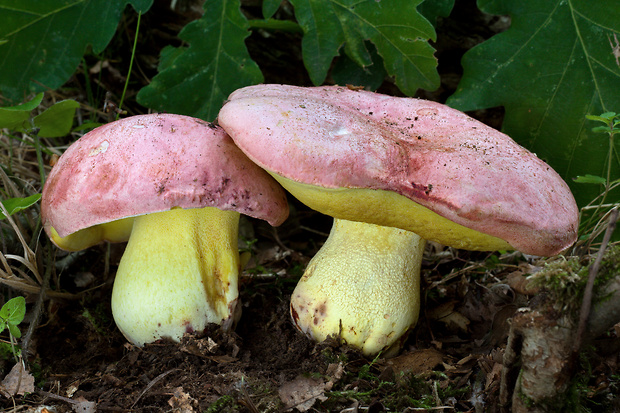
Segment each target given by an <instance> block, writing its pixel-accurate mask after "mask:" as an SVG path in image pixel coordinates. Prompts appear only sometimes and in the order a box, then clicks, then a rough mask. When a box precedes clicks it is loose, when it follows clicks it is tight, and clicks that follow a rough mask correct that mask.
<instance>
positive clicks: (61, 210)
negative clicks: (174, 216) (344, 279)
mask: <svg viewBox="0 0 620 413" xmlns="http://www.w3.org/2000/svg"><path fill="white" fill-rule="evenodd" d="M175 207H180V208H202V207H215V208H218V209H221V210H230V211H237V212H240V213H242V214H245V215H249V216H251V217H254V218H260V219H263V220H266V221H268V222H269V223H270V224H272V225H279V224H281V223H282V222H284V220H285V219H286V218H287V216H288V205H287V201H286V195H285V193H284V191H283V190H282V188H281V187H280V186H279V185H278V183H277V182H276V181H274V180H273V178H271V177H270V176H269V175H268V174H267V173H265V171H264V170H262V169H261V168H259V167H258V166H257V165H255V164H254V163H252V162H251V161H250V160H249V159H248V158H247V157H246V156H245V155H244V154H243V152H241V151H240V150H239V148H237V146H235V144H234V143H233V141H232V140H231V139H230V137H229V136H228V135H227V134H226V132H224V130H223V129H221V128H220V127H218V126H216V125H214V124H212V123H208V122H205V121H202V120H200V119H195V118H192V117H188V116H181V115H173V114H151V115H139V116H132V117H128V118H125V119H121V120H118V121H116V122H111V123H108V124H106V125H103V126H100V127H98V128H96V129H94V130H92V131H91V132H89V133H87V134H85V135H84V136H82V137H81V138H80V139H79V140H77V141H76V142H75V143H74V144H72V145H71V146H70V147H69V148H68V149H67V150H66V151H65V153H64V154H63V155H62V156H61V157H60V159H59V160H58V162H57V164H56V165H55V166H54V167H53V169H52V171H51V173H50V175H49V177H48V179H47V181H46V183H45V187H44V188H43V196H42V204H41V212H42V219H43V225H44V228H45V230H46V232H48V234H49V233H50V229H51V227H53V228H54V229H55V230H56V231H57V233H58V235H60V236H61V237H65V236H67V235H69V234H72V233H74V232H76V231H79V230H82V229H85V228H89V227H92V226H95V225H98V224H103V223H108V222H111V221H115V220H119V219H122V218H127V217H133V216H138V215H144V214H149V213H153V212H161V211H166V210H170V209H172V208H175Z"/></svg>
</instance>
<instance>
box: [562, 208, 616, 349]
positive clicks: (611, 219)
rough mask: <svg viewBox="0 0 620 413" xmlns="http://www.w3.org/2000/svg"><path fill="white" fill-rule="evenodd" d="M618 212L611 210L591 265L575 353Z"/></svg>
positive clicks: (583, 329)
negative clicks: (599, 245) (607, 223)
mask: <svg viewBox="0 0 620 413" xmlns="http://www.w3.org/2000/svg"><path fill="white" fill-rule="evenodd" d="M618 212H619V208H618V207H616V208H614V209H613V210H612V211H611V213H610V215H609V225H608V226H607V230H606V231H605V235H604V236H603V241H602V243H601V248H600V249H599V250H598V254H597V255H596V259H595V260H594V262H593V263H592V265H591V266H590V270H589V272H588V283H587V284H586V289H585V291H584V293H583V301H582V302H581V311H580V312H579V327H578V328H577V336H576V337H575V343H574V345H573V354H576V353H578V352H579V350H580V349H581V344H582V343H583V340H584V336H585V333H586V327H587V323H588V318H589V317H590V309H591V307H592V290H593V289H594V280H595V279H596V275H597V274H598V270H599V268H600V266H601V262H602V261H603V254H604V253H605V249H606V248H607V244H609V240H610V239H611V234H612V233H613V232H614V229H615V228H616V221H617V220H618Z"/></svg>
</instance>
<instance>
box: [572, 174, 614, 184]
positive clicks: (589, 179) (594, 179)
mask: <svg viewBox="0 0 620 413" xmlns="http://www.w3.org/2000/svg"><path fill="white" fill-rule="evenodd" d="M574 181H575V182H577V183H580V184H602V185H605V183H606V182H607V180H606V179H605V178H603V177H600V176H594V175H588V174H586V175H584V176H578V177H576V178H575V179H574Z"/></svg>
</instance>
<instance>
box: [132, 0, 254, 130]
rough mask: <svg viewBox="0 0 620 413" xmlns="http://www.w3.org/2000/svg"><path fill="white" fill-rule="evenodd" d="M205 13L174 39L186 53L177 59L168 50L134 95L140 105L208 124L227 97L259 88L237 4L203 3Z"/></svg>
mask: <svg viewBox="0 0 620 413" xmlns="http://www.w3.org/2000/svg"><path fill="white" fill-rule="evenodd" d="M204 9H205V13H204V15H203V16H202V17H201V18H200V19H198V20H195V21H193V22H191V23H189V24H188V25H187V26H185V27H184V28H183V30H181V33H179V37H180V38H181V39H182V40H183V41H185V42H187V43H188V44H189V47H188V48H184V49H182V50H181V51H180V52H179V53H178V54H175V53H172V52H171V49H170V48H169V49H168V50H167V52H166V53H167V62H166V65H165V67H160V69H163V70H161V71H160V72H159V74H157V75H156V76H155V77H154V78H153V80H152V82H151V84H150V85H148V86H146V87H144V88H142V89H141V90H140V92H139V93H138V101H139V102H140V103H141V104H142V105H145V106H148V107H150V108H152V109H155V110H159V111H168V112H174V113H179V114H185V115H191V116H196V117H199V118H202V119H205V120H213V119H215V117H216V116H217V113H218V112H219V110H220V108H221V107H222V104H223V103H224V101H225V100H226V99H227V98H228V95H229V94H230V93H231V92H233V91H234V90H236V89H238V88H240V87H243V86H247V85H250V84H255V83H260V82H262V80H263V76H262V73H261V71H260V69H259V68H258V66H257V65H256V63H255V62H254V61H253V60H252V59H251V57H250V55H249V53H248V51H247V48H246V46H245V43H244V41H245V38H246V37H247V36H248V35H249V32H248V22H247V20H246V18H245V17H244V16H243V15H242V14H241V11H240V2H239V0H208V1H207V2H205V4H204Z"/></svg>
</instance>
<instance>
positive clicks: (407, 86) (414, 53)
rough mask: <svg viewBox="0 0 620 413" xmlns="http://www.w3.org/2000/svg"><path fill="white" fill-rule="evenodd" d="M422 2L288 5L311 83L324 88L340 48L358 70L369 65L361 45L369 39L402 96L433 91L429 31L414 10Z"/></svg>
mask: <svg viewBox="0 0 620 413" xmlns="http://www.w3.org/2000/svg"><path fill="white" fill-rule="evenodd" d="M421 1H422V0H408V1H406V2H403V1H401V0H383V1H380V2H378V1H375V0H342V1H334V0H291V3H292V4H293V6H294V7H295V16H296V18H297V21H298V23H299V24H300V26H301V27H302V28H303V30H304V37H303V40H302V54H303V59H304V64H305V66H306V69H307V70H308V74H309V75H310V79H311V80H312V82H313V83H314V84H316V85H319V84H321V83H323V81H324V80H325V77H326V76H327V72H328V70H329V68H330V65H331V63H332V60H333V58H334V57H335V56H337V55H338V53H339V49H340V47H341V46H343V45H344V50H345V52H346V54H347V55H348V56H349V57H350V58H351V59H352V60H353V61H355V62H356V63H357V64H358V65H359V66H361V67H366V66H368V65H371V64H372V59H371V56H370V53H369V51H368V50H367V48H366V46H365V44H364V42H365V41H366V40H370V41H371V42H372V43H373V44H374V45H375V47H376V48H377V52H378V53H379V55H380V56H381V57H382V58H383V61H384V64H385V69H386V70H387V72H388V74H389V75H391V76H394V77H395V80H396V85H397V86H398V87H399V88H400V89H401V91H403V92H404V93H405V94H407V95H413V94H414V93H415V92H416V90H417V89H419V88H424V89H436V88H437V87H438V86H439V75H438V73H437V70H436V66H437V60H436V59H435V57H434V56H433V52H434V50H433V48H432V47H431V46H430V45H429V43H428V40H429V39H433V40H435V30H434V29H433V26H432V25H431V24H430V23H429V22H428V21H427V20H426V19H425V18H424V17H422V15H421V14H420V13H418V11H417V10H416V6H417V5H418V4H419V3H420V2H421Z"/></svg>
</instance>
